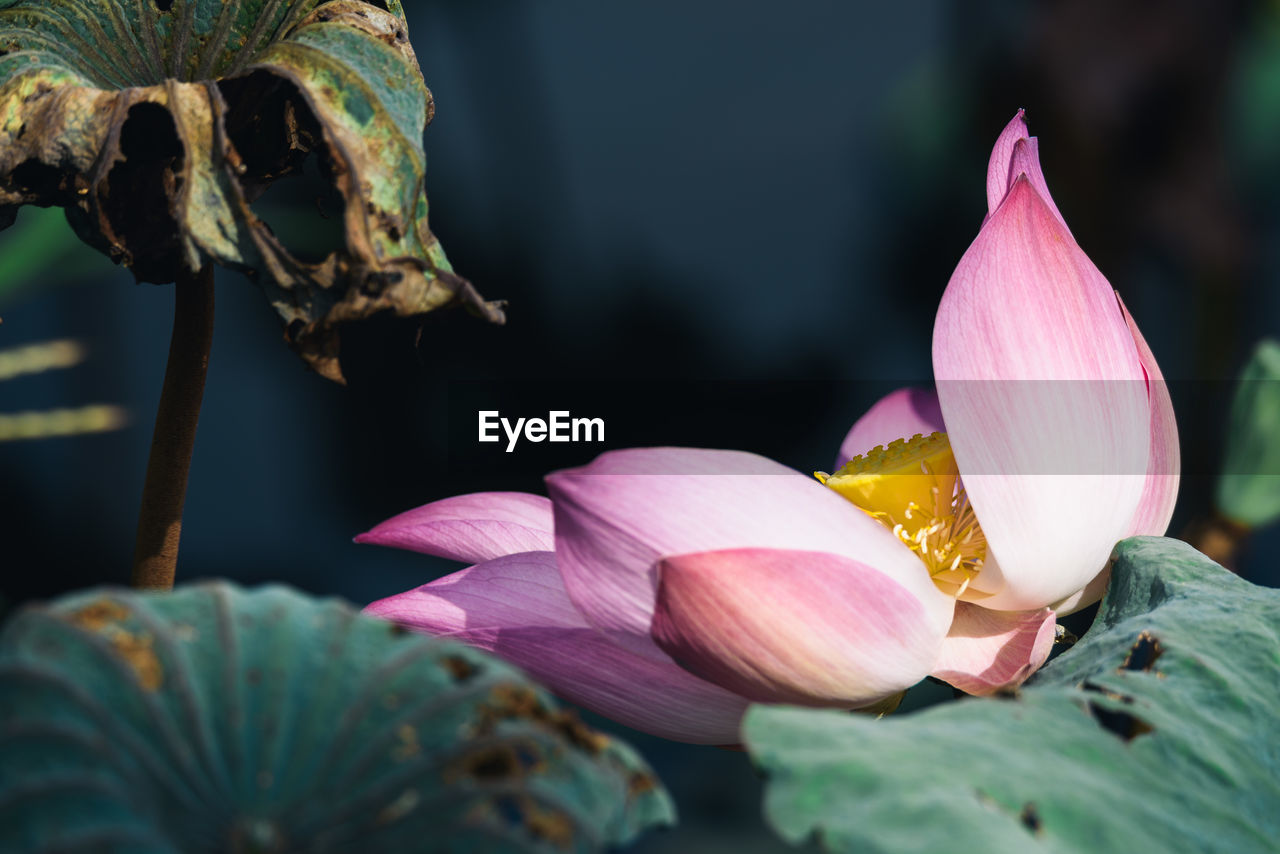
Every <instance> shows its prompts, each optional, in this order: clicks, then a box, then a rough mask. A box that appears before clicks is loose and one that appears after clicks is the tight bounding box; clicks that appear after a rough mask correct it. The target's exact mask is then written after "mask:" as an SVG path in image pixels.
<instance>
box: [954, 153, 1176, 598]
mask: <svg viewBox="0 0 1280 854" xmlns="http://www.w3.org/2000/svg"><path fill="white" fill-rule="evenodd" d="M933 367H934V376H935V378H936V380H937V389H938V399H939V402H940V403H941V407H942V415H943V418H944V420H945V421H946V424H947V435H948V438H949V439H950V442H951V447H952V449H953V450H954V451H955V456H956V462H957V464H958V466H959V469H960V474H961V476H962V477H963V478H964V484H965V489H966V491H967V493H968V496H969V500H970V501H971V502H972V504H973V507H974V510H975V512H976V514H977V517H978V521H979V523H980V524H981V525H982V529H983V532H984V533H985V535H986V538H987V544H988V555H989V557H990V560H989V561H988V563H989V564H990V565H989V566H986V567H984V569H983V573H982V575H979V577H978V581H977V587H979V588H980V589H983V590H987V591H990V592H992V593H994V595H993V596H992V597H990V598H988V599H984V600H983V604H984V605H986V606H988V607H991V608H996V609H1003V610H1011V611H1016V610H1026V609H1035V608H1042V607H1045V606H1046V605H1048V604H1050V603H1052V602H1055V601H1058V600H1060V599H1063V598H1064V597H1066V596H1069V595H1071V594H1072V593H1074V592H1075V591H1077V590H1079V589H1080V588H1082V587H1084V586H1085V585H1086V584H1087V583H1088V582H1089V581H1090V580H1091V579H1092V578H1093V577H1094V576H1095V575H1097V573H1098V572H1099V570H1100V569H1101V568H1102V567H1103V566H1104V565H1105V564H1106V562H1107V558H1108V557H1109V555H1110V553H1111V548H1112V546H1114V544H1115V543H1116V541H1117V540H1119V539H1121V538H1122V537H1124V536H1125V535H1126V534H1127V532H1128V529H1129V521H1130V519H1132V517H1133V515H1134V512H1135V510H1136V509H1137V507H1138V504H1139V500H1140V498H1141V496H1142V492H1143V489H1144V485H1145V480H1146V477H1145V473H1146V471H1147V466H1148V459H1149V451H1150V444H1151V442H1150V428H1149V422H1150V417H1151V416H1150V407H1149V404H1148V402H1147V392H1146V382H1145V373H1144V372H1143V367H1142V363H1141V361H1140V359H1139V357H1138V351H1137V347H1136V346H1135V344H1134V339H1133V335H1132V334H1131V333H1130V331H1129V327H1128V325H1127V324H1126V323H1125V320H1124V317H1123V314H1122V313H1121V311H1120V309H1119V306H1118V305H1117V303H1116V301H1115V297H1114V296H1113V291H1112V289H1111V286H1110V285H1109V284H1107V281H1106V279H1105V278H1103V276H1102V274H1101V273H1100V272H1098V270H1097V268H1096V267H1094V266H1093V263H1092V262H1091V261H1090V260H1089V259H1088V257H1087V256H1086V255H1085V254H1084V252H1082V251H1081V250H1080V247H1079V246H1077V245H1076V243H1075V241H1073V240H1072V239H1071V236H1070V235H1069V234H1068V233H1067V231H1066V229H1065V228H1063V226H1062V223H1060V222H1059V221H1058V219H1057V218H1056V217H1055V216H1054V215H1053V212H1052V211H1050V210H1049V208H1048V207H1047V206H1046V204H1045V203H1044V201H1043V200H1042V199H1041V198H1040V196H1039V194H1038V193H1036V191H1035V189H1034V188H1033V187H1032V186H1031V183H1030V181H1029V180H1028V179H1027V178H1026V177H1025V176H1020V177H1019V178H1018V179H1017V180H1016V181H1015V183H1014V186H1013V189H1012V190H1010V192H1009V195H1008V197H1007V198H1006V199H1005V201H1004V203H1003V204H1002V205H1001V206H1000V208H999V209H997V210H996V212H995V214H994V215H993V216H992V217H991V218H990V219H989V220H988V222H987V223H986V225H984V226H983V227H982V229H981V231H980V232H979V234H978V237H977V239H976V240H975V241H974V242H973V245H972V246H970V247H969V250H968V251H967V252H966V253H965V255H964V257H963V258H962V259H961V261H960V264H959V265H958V266H957V268H956V271H955V273H954V275H953V276H952V278H951V282H950V283H949V284H948V285H947V289H946V291H945V292H944V294H943V296H942V302H941V305H940V306H939V308H938V316H937V320H936V322H935V324H934V336H933Z"/></svg>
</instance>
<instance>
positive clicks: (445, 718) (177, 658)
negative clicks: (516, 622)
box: [0, 583, 673, 854]
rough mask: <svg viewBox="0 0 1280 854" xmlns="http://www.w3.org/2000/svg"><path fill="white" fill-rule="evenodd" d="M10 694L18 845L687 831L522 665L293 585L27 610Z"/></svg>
mask: <svg viewBox="0 0 1280 854" xmlns="http://www.w3.org/2000/svg"><path fill="white" fill-rule="evenodd" d="M0 696H3V697H4V702H3V704H0V850H5V851H31V852H38V851H63V852H70V851H120V852H124V851H129V852H175V854H176V852H201V851H208V852H223V851H241V852H249V851H254V852H270V851H311V852H321V851H333V852H345V851H365V852H381V851H387V852H404V851H439V852H463V851H467V852H587V851H598V850H601V849H603V848H605V847H609V846H613V845H620V844H623V843H626V842H628V841H630V840H631V839H632V838H634V837H635V836H636V835H637V834H638V833H639V832H641V831H642V830H643V829H645V828H647V827H650V826H652V825H655V824H663V823H670V821H671V820H672V818H673V810H672V805H671V802H670V799H669V798H668V796H667V795H666V793H665V792H664V790H663V789H662V787H661V785H660V784H659V783H658V782H657V780H656V779H655V778H654V777H653V775H652V773H651V772H650V771H649V769H648V767H647V766H646V765H645V764H644V763H643V761H642V760H640V759H639V758H638V757H637V756H636V755H635V753H634V752H633V751H632V750H631V749H630V748H628V747H627V746H625V745H623V744H621V743H619V742H617V741H614V740H611V739H609V738H606V737H605V736H603V735H600V734H599V733H596V732H594V731H592V730H590V729H588V728H586V727H585V726H583V725H582V724H581V723H580V722H579V721H578V720H577V718H576V717H574V716H573V715H572V714H571V713H566V712H563V711H560V710H558V709H557V708H556V706H555V704H554V703H553V701H551V700H550V699H549V698H548V697H547V696H546V695H545V694H544V693H543V692H541V691H540V690H539V689H537V688H536V687H534V686H533V685H531V684H530V683H529V682H527V681H526V680H525V679H524V678H523V677H521V676H520V675H518V674H517V673H516V672H515V671H514V670H512V669H511V668H509V667H507V666H505V665H503V664H502V663H500V662H498V661H496V660H494V659H491V658H488V657H486V656H484V655H482V654H479V653H477V652H475V651H473V650H471V649H470V648H467V647H464V646H461V645H456V644H453V643H450V642H447V641H441V640H434V639H426V638H422V637H419V636H417V635H412V634H409V633H406V632H404V631H402V630H400V629H398V628H397V627H395V626H393V625H392V624H390V623H386V622H383V621H380V620H375V619H373V618H370V617H365V616H362V615H360V614H358V613H357V612H356V611H355V610H354V609H353V608H351V607H350V606H348V605H347V604H345V603H343V602H341V601H339V600H334V599H328V600H317V599H314V598H311V597H307V596H304V595H301V594H299V593H297V592H294V591H292V590H289V589H287V588H283V587H267V588H263V589H260V590H256V591H244V590H241V589H239V588H237V587H235V586H232V585H229V584H223V583H218V584H206V585H195V586H190V587H187V588H185V589H180V590H179V591H177V592H175V593H171V594H170V593H159V594H156V593H149V594H148V593H134V592H124V591H113V590H96V591H89V592H85V593H79V594H75V595H72V596H69V597H66V598H63V599H61V600H58V601H57V602H55V603H53V604H51V605H47V606H28V607H27V608H25V609H23V610H22V611H20V612H18V613H17V614H15V615H14V616H13V617H12V618H11V619H10V621H9V622H8V624H7V627H6V629H5V631H4V633H3V634H2V635H0Z"/></svg>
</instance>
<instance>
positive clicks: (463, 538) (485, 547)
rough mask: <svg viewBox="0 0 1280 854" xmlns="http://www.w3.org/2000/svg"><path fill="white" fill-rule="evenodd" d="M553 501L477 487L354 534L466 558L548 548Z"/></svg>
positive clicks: (551, 543)
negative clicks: (479, 489) (478, 489)
mask: <svg viewBox="0 0 1280 854" xmlns="http://www.w3.org/2000/svg"><path fill="white" fill-rule="evenodd" d="M551 525H552V515H551V502H550V501H549V500H547V499H546V498H544V497H543V496H541V495H529V494H528V493H525V492H475V493H472V494H470V495H456V496H454V497H452V498H445V499H442V500H440V501H433V502H431V503H430V504H424V505H422V506H421V507H418V508H416V509H414V510H408V511H406V512H404V513H401V514H400V515H399V516H393V517H392V518H390V519H388V520H387V521H385V522H383V523H381V524H380V525H378V526H377V527H375V528H374V529H373V530H371V531H369V532H367V533H364V534H360V535H359V536H358V537H356V542H357V543H373V544H374V545H379V546H392V547H394V548H399V549H408V550H409V551H414V552H422V553H423V554H429V555H436V556H438V557H445V558H449V559H450V560H458V561H463V562H464V563H480V562H482V561H486V560H490V559H491V558H495V557H501V556H502V555H508V554H518V553H520V552H532V551H549V550H551V549H552V548H554V546H555V541H554V537H553V536H552V533H551V530H552V529H551Z"/></svg>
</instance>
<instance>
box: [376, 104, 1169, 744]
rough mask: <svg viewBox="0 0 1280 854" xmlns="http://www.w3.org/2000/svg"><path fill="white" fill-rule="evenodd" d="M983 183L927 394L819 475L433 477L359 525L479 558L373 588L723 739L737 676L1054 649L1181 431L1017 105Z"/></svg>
mask: <svg viewBox="0 0 1280 854" xmlns="http://www.w3.org/2000/svg"><path fill="white" fill-rule="evenodd" d="M988 199H989V203H990V214H989V216H988V217H987V220H986V222H985V223H984V224H983V227H982V229H981V231H980V232H979V235H978V238H977V240H975V241H974V243H973V245H972V246H971V247H970V249H969V251H968V252H967V253H966V254H965V256H964V258H963V259H962V260H961V262H960V265H959V266H958V267H957V269H956V272H955V275H954V276H953V277H952V280H951V283H950V284H949V285H948V287H947V291H946V293H945V294H944V296H943V300H942V305H941V307H940V309H939V312H938V318H937V322H936V324H935V332H934V371H935V374H936V377H937V379H938V391H939V393H938V394H937V395H934V394H933V393H931V392H925V391H920V390H913V389H903V390H900V391H897V392H894V393H893V394H891V395H889V396H888V397H886V398H884V399H883V400H881V401H880V402H878V403H877V404H876V405H875V406H873V407H872V408H871V409H870V410H869V411H868V412H867V414H866V415H864V416H863V417H862V418H861V419H860V420H859V421H858V422H857V424H855V425H854V427H853V429H852V430H851V431H850V433H849V435H848V436H847V437H846V439H845V442H844V445H843V446H842V448H841V456H840V459H839V460H838V468H839V470H838V471H837V472H836V473H835V474H833V475H820V479H821V481H822V482H821V483H820V482H819V481H817V480H814V479H811V478H808V477H806V476H804V475H802V474H800V473H799V472H796V471H793V470H791V469H788V468H786V467H784V466H782V465H779V464H778V463H774V462H772V461H770V460H767V459H764V458H762V457H758V456H755V455H752V454H746V453H741V452H736V451H713V450H692V449H679V448H650V449H631V450H624V451H615V452H611V453H606V454H604V455H602V456H600V457H599V458H597V459H596V460H595V461H594V462H592V463H591V464H590V465H588V466H585V467H583V468H580V469H573V470H568V471H561V472H556V473H553V474H552V475H550V476H548V478H547V480H546V483H547V489H548V492H549V495H550V497H549V498H543V497H541V496H534V495H527V494H523V493H479V494H474V495H464V496H458V497H455V498H448V499H444V500H442V501H437V502H434V503H432V504H428V505H426V506H424V507H420V508H418V509H416V510H411V511H409V512H407V513H404V514H401V515H399V516H396V517H395V518H393V519H389V520H387V521H386V522H383V523H382V524H381V525H378V526H377V527H376V528H374V529H373V530H372V531H370V532H368V533H366V534H363V535H361V536H359V537H357V538H356V539H357V541H359V542H371V543H379V544H382V545H391V546H398V547H401V548H407V549H411V550H414V551H419V552H423V553H426V554H433V555H439V556H443V557H447V558H452V559H455V560H459V561H464V562H467V563H471V564H474V565H473V566H471V567H470V568H468V569H464V570H462V571H461V572H457V573H454V574H452V575H449V576H447V577H445V578H442V579H439V580H437V581H434V582H432V583H430V584H427V585H425V586H423V587H420V588H417V589H415V590H410V591H408V592H406V593H402V594H399V595H397V596H392V597H390V598H388V599H384V600H381V601H379V602H375V603H373V604H372V605H370V606H369V608H368V610H369V612H371V613H373V614H376V615H379V616H383V617H386V618H388V619H392V620H395V621H397V622H400V623H403V624H405V625H408V626H410V627H412V628H415V629H418V630H421V631H424V632H427V633H430V634H434V635H448V636H451V637H455V638H458V639H461V640H463V641H465V642H467V643H470V644H472V645H475V646H478V647H480V648H482V649H486V650H489V651H491V652H493V653H495V654H497V655H499V656H501V657H503V658H506V659H507V660H509V661H511V662H512V663H514V664H516V665H517V666H519V667H522V668H523V669H525V670H526V671H528V672H529V673H530V674H531V675H533V676H534V677H535V678H537V679H538V680H540V681H542V682H543V683H544V684H546V685H547V686H548V687H550V688H551V689H552V690H553V691H555V692H557V693H558V694H560V695H562V696H564V697H565V698H566V699H569V700H571V701H574V702H577V703H579V704H581V705H583V706H585V707H587V708H590V709H593V710H595V711H597V712H600V713H601V714H604V715H606V716H608V717H612V718H614V719H616V720H618V721H620V722H622V723H624V724H627V725H629V726H633V727H635V728H637V729H641V730H645V731H648V732H652V733H656V734H658V735H662V736H665V737H668V738H673V739H677V740H682V741H691V742H704V743H716V744H731V743H735V742H737V741H738V723H739V720H740V718H741V715H742V713H743V711H744V709H745V707H746V705H747V704H748V703H749V702H787V703H800V704H806V705H819V706H834V707H845V708H859V707H863V706H868V705H871V704H874V703H876V702H878V701H880V700H883V699H884V698H887V697H891V696H892V695H894V694H896V693H898V692H900V691H902V690H904V689H905V688H907V687H909V686H911V685H913V684H915V683H916V682H917V681H919V680H920V679H921V678H923V677H924V676H926V675H928V674H933V675H934V676H937V677H939V678H942V679H944V680H946V681H948V682H950V683H951V684H953V685H956V686H958V687H960V688H961V689H963V690H965V691H968V692H970V693H975V694H985V693H990V692H992V691H994V690H997V689H998V688H1000V687H1002V686H1007V685H1016V684H1019V683H1020V682H1021V681H1022V680H1024V679H1025V678H1026V677H1027V676H1028V675H1030V674H1031V673H1032V672H1034V671H1035V669H1036V668H1038V667H1039V666H1040V665H1041V664H1042V663H1043V662H1044V660H1045V658H1046V657H1047V655H1048V652H1049V648H1050V646H1051V645H1052V639H1053V633H1054V622H1055V613H1054V610H1052V609H1051V606H1052V608H1058V609H1063V610H1065V609H1068V608H1074V607H1082V606H1083V605H1084V604H1088V603H1089V602H1091V601H1095V600H1096V599H1097V598H1098V597H1099V596H1100V595H1101V589H1102V586H1103V585H1104V584H1105V580H1106V574H1105V565H1106V561H1107V557H1108V555H1109V553H1110V550H1111V548H1112V546H1113V545H1114V543H1115V542H1116V541H1117V540H1118V539H1121V538H1122V537H1124V536H1128V535H1130V534H1135V533H1162V532H1163V531H1164V528H1165V526H1166V525H1167V524H1168V520H1169V516H1170V514H1171V512H1172V505H1173V501H1174V497H1175V495H1176V491H1177V470H1176V465H1177V435H1176V430H1175V428H1174V425H1173V415H1172V407H1171V405H1170V402H1169V399H1168V395H1167V393H1165V391H1164V388H1163V385H1162V383H1161V381H1160V380H1161V378H1160V374H1159V370H1158V368H1157V367H1156V365H1155V361H1154V359H1153V358H1152V357H1151V354H1150V351H1149V350H1148V349H1147V347H1146V344H1145V342H1143V340H1142V338H1141V336H1140V335H1139V334H1138V331H1137V328H1136V327H1135V326H1134V325H1133V321H1132V319H1131V318H1130V317H1129V316H1128V313H1127V312H1126V311H1125V310H1124V307H1123V305H1121V304H1120V303H1119V301H1118V300H1117V298H1116V297H1115V295H1114V293H1113V291H1112V290H1111V289H1110V287H1109V286H1108V285H1107V283H1106V281H1105V279H1103V278H1102V276H1101V274H1100V273H1098V271H1097V270H1096V269H1095V268H1094V267H1093V265H1092V264H1091V263H1090V262H1089V260H1088V258H1087V257H1085V255H1084V253H1083V252H1081V251H1080V249H1079V247H1078V246H1076V244H1075V242H1074V240H1073V239H1072V237H1071V234H1070V232H1069V231H1068V230H1067V228H1066V225H1065V224H1064V223H1063V222H1062V219H1061V216H1060V215H1059V213H1058V211H1057V208H1056V207H1055V206H1054V204H1053V201H1052V200H1051V198H1050V197H1049V194H1048V191H1047V189H1046V188H1045V186H1044V179H1043V176H1042V175H1041V174H1040V168H1039V164H1038V160H1037V156H1036V148H1035V140H1034V139H1030V138H1028V137H1027V136H1026V126H1025V123H1024V122H1023V119H1022V114H1021V113H1019V114H1018V116H1017V117H1016V118H1015V119H1014V120H1013V122H1011V123H1010V125H1009V126H1008V127H1007V128H1006V129H1005V131H1004V133H1003V134H1002V135H1001V137H1000V139H999V141H998V142H997V144H996V148H995V151H994V152H993V153H992V158H991V165H990V169H989V172H988ZM943 431H945V432H943ZM824 484H825V485H824Z"/></svg>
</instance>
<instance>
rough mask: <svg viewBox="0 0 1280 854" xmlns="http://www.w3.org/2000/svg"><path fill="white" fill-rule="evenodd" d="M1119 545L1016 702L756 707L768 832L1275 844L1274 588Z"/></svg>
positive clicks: (1148, 845) (1037, 845) (872, 839)
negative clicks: (1062, 641)
mask: <svg viewBox="0 0 1280 854" xmlns="http://www.w3.org/2000/svg"><path fill="white" fill-rule="evenodd" d="M1115 558H1116V559H1115V564H1114V567H1113V570H1112V576H1111V584H1110V589H1109V590H1108V591H1107V594H1106V597H1105V599H1104V600H1103V602H1102V606H1101V609H1100V611H1099V613H1098V616H1097V618H1096V620H1095V621H1094V624H1093V626H1092V628H1090V629H1089V631H1088V633H1087V634H1086V635H1085V637H1084V638H1082V639H1081V641H1080V642H1079V643H1077V644H1076V645H1075V646H1074V647H1073V648H1072V649H1070V650H1069V651H1067V652H1066V653H1064V654H1063V655H1061V656H1059V657H1058V658H1057V659H1056V660H1054V661H1053V662H1051V663H1050V664H1049V665H1048V666H1047V667H1046V668H1044V669H1043V670H1042V671H1041V672H1040V673H1038V674H1037V675H1036V676H1035V677H1033V679H1032V680H1031V681H1029V682H1028V683H1027V685H1026V686H1025V687H1024V688H1023V690H1022V691H1021V692H1019V693H1017V694H1015V695H1011V696H1007V697H1004V698H987V699H979V698H967V699H963V700H959V701H958V702H954V703H946V704H942V705H938V706H932V707H930V708H927V709H924V710H921V711H918V712H915V713H911V714H907V715H903V716H902V717H899V718H885V719H884V720H880V721H874V720H869V719H867V718H866V717H864V716H860V715H848V714H841V713H837V712H829V711H812V710H802V709H793V708H785V707H765V706H757V707H754V708H753V709H751V710H750V711H749V712H748V715H747V720H746V723H745V736H746V742H747V745H748V749H749V750H750V752H751V754H752V756H753V758H754V759H755V760H756V761H757V762H758V763H759V764H760V765H761V766H763V768H764V770H765V771H766V773H767V774H768V776H769V783H768V790H767V795H766V804H765V809H766V813H767V816H768V819H769V821H770V823H771V824H772V825H773V827H774V828H775V829H776V830H777V831H778V832H779V833H780V834H781V835H782V836H783V837H785V838H787V839H788V840H792V841H798V840H801V839H804V838H806V837H808V836H810V835H817V836H818V837H819V838H820V840H821V841H822V843H823V844H824V845H825V847H826V848H827V849H828V850H831V851H840V852H853V851H858V852H895V854H899V852H913V851H921V852H935V851H945V852H949V854H966V852H981V854H1004V852H1008V854H1025V852H1078V854H1085V852H1088V854H1096V852H1099V851H1152V852H1154V851H1161V852H1183V851H1186V852H1191V851H1195V852H1222V854H1248V852H1272V851H1275V850H1276V848H1275V846H1276V840H1277V839H1280V809H1278V807H1280V729H1277V726H1276V721H1277V720H1280V678H1277V674H1278V673H1280V591H1277V590H1272V589H1269V588H1263V587H1257V586H1255V585H1253V584H1250V583H1248V582H1247V581H1244V580H1242V579H1241V578H1239V577H1238V576H1236V575H1233V574H1232V573H1230V572H1227V571H1226V570H1224V569H1222V568H1221V567H1220V566H1218V565H1217V564H1215V563H1213V562H1212V561H1210V560H1208V559H1207V558H1205V557H1204V556H1203V555H1201V554H1200V553H1199V552H1197V551H1195V550H1194V549H1192V548H1191V547H1190V546H1188V545H1186V544H1185V543H1181V542H1177V541H1175V540H1168V539H1163V538H1157V537H1137V538H1133V539H1129V540H1125V541H1123V542H1121V543H1120V544H1119V545H1118V546H1117V548H1116V555H1115Z"/></svg>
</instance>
